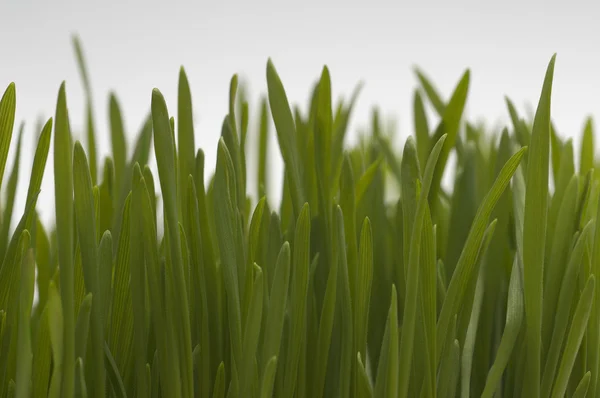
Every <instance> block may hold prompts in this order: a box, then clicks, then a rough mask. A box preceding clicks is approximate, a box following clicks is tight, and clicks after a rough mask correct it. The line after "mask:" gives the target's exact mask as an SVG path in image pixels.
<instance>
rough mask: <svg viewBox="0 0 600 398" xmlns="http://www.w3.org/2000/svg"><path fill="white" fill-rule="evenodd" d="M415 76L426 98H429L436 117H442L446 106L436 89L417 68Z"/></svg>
mask: <svg viewBox="0 0 600 398" xmlns="http://www.w3.org/2000/svg"><path fill="white" fill-rule="evenodd" d="M415 74H416V75H417V79H418V80H419V83H420V84H421V86H422V87H423V90H424V91H425V93H426V94H427V98H429V101H430V102H431V105H433V108H434V109H435V111H436V112H437V113H438V115H440V116H441V115H443V114H444V111H445V110H446V104H444V101H443V100H442V98H441V97H440V95H439V94H438V91H437V89H436V88H435V87H434V86H433V84H432V83H431V81H430V80H429V78H428V77H427V76H425V74H424V73H423V72H422V71H421V70H420V69H419V68H415Z"/></svg>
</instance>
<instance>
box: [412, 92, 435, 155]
mask: <svg viewBox="0 0 600 398" xmlns="http://www.w3.org/2000/svg"><path fill="white" fill-rule="evenodd" d="M413 121H414V129H415V139H416V141H417V153H418V154H419V164H420V166H421V167H425V165H426V164H427V156H429V149H430V148H431V139H430V137H429V123H428V121H427V114H426V112H425V105H424V104H423V98H422V97H421V93H420V92H419V90H415V95H414V97H413Z"/></svg>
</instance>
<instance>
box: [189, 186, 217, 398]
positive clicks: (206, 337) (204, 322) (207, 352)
mask: <svg viewBox="0 0 600 398" xmlns="http://www.w3.org/2000/svg"><path fill="white" fill-rule="evenodd" d="M187 195H188V199H187V200H188V204H187V205H188V209H189V216H190V218H191V231H190V232H191V233H190V242H191V244H190V247H191V254H192V261H193V262H194V263H195V266H194V268H193V269H194V274H193V275H192V276H193V278H194V281H195V284H194V286H195V287H194V289H195V292H194V293H195V294H196V295H197V296H196V300H197V301H198V300H199V301H200V303H199V304H198V307H199V310H200V315H199V316H198V319H197V322H198V328H199V330H200V332H199V334H200V347H205V349H203V350H201V352H200V357H201V360H200V361H201V362H200V364H199V368H200V372H201V373H200V374H201V381H200V393H201V394H202V396H205V397H208V396H209V392H210V388H211V383H212V377H213V374H214V373H215V371H216V369H212V368H211V359H213V358H212V356H211V343H210V339H211V335H213V334H214V333H218V331H217V326H218V325H216V324H215V323H214V322H213V320H212V319H211V318H210V314H209V310H208V289H207V280H206V271H205V267H206V265H205V263H204V260H203V258H202V251H203V249H204V247H203V245H202V232H201V227H200V212H199V209H198V200H197V192H196V186H195V184H194V178H193V177H192V176H191V175H189V176H188V190H187ZM211 265H212V264H211ZM215 306H216V305H215ZM213 352H214V350H213Z"/></svg>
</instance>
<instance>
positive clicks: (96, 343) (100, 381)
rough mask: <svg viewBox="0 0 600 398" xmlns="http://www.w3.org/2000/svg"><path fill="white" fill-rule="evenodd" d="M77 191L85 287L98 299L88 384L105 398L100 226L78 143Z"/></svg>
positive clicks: (89, 176)
mask: <svg viewBox="0 0 600 398" xmlns="http://www.w3.org/2000/svg"><path fill="white" fill-rule="evenodd" d="M73 187H74V191H75V216H76V220H77V231H78V238H79V242H80V247H81V259H82V264H83V276H84V280H85V287H86V290H87V291H88V292H91V293H92V294H93V295H94V297H96V298H97V299H96V300H95V302H94V305H93V307H92V314H91V343H92V346H91V347H92V348H91V349H92V356H91V358H90V359H89V362H90V363H91V364H92V369H93V371H92V372H91V373H90V375H93V376H92V377H93V379H91V380H87V382H88V383H89V384H90V389H91V390H92V391H93V396H95V397H104V396H105V395H106V393H105V377H106V372H105V368H104V353H103V351H104V347H103V346H104V321H103V319H102V315H103V313H104V307H103V305H104V303H103V302H102V293H101V292H100V286H99V283H98V282H99V281H98V248H97V245H96V226H95V219H94V197H93V194H92V177H91V175H90V169H89V166H88V163H87V157H86V156H85V152H84V150H83V146H81V144H80V143H79V142H76V143H75V150H74V156H73Z"/></svg>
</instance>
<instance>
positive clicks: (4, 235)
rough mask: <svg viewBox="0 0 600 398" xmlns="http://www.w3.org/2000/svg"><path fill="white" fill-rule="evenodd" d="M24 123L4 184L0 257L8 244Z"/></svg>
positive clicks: (0, 228)
mask: <svg viewBox="0 0 600 398" xmlns="http://www.w3.org/2000/svg"><path fill="white" fill-rule="evenodd" d="M23 129H24V125H23V124H22V125H21V128H20V130H19V136H18V138H17V146H16V148H15V149H16V153H15V159H14V162H13V168H12V170H11V171H10V174H9V175H8V183H7V184H6V196H5V202H6V205H5V207H4V211H3V212H2V226H1V227H0V245H1V246H0V257H4V254H5V253H6V246H7V245H8V239H9V236H8V233H9V228H10V222H11V218H12V215H13V206H14V204H15V196H16V194H17V182H18V180H19V166H20V163H21V142H22V138H23Z"/></svg>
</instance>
